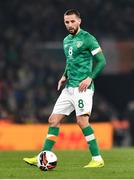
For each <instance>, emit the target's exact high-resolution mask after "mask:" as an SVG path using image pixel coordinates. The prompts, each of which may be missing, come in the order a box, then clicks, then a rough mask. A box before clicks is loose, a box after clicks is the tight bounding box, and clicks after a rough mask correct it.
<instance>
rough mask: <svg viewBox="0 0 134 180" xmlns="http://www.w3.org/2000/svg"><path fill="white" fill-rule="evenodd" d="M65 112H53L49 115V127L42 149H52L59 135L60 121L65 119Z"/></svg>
mask: <svg viewBox="0 0 134 180" xmlns="http://www.w3.org/2000/svg"><path fill="white" fill-rule="evenodd" d="M64 117H65V115H63V114H52V115H51V116H50V117H49V120H48V122H49V128H48V134H47V136H46V139H45V142H44V145H43V148H42V151H45V150H47V151H51V150H52V148H53V146H54V144H55V143H56V140H57V138H58V135H59V126H60V122H61V121H62V120H63V119H64Z"/></svg>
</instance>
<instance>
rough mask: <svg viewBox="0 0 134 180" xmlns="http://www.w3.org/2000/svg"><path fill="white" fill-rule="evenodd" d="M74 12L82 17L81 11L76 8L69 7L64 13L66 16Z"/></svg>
mask: <svg viewBox="0 0 134 180" xmlns="http://www.w3.org/2000/svg"><path fill="white" fill-rule="evenodd" d="M72 14H75V15H76V16H77V17H79V18H80V13H79V11H77V10H75V9H69V10H67V11H66V12H65V13H64V16H66V15H72Z"/></svg>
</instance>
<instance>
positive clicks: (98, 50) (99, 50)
mask: <svg viewBox="0 0 134 180" xmlns="http://www.w3.org/2000/svg"><path fill="white" fill-rule="evenodd" d="M101 51H102V49H101V48H100V47H99V48H97V49H94V50H93V51H91V53H92V55H93V56H94V55H95V54H97V53H99V52H101Z"/></svg>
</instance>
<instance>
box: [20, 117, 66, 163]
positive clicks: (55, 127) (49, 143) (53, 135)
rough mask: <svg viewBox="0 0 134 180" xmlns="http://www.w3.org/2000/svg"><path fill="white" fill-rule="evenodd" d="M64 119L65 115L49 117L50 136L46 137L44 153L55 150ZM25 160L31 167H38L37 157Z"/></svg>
mask: <svg viewBox="0 0 134 180" xmlns="http://www.w3.org/2000/svg"><path fill="white" fill-rule="evenodd" d="M64 117H65V115H63V114H52V115H51V116H50V117H49V120H48V122H49V128H48V134H47V136H46V139H45V142H44V145H43V148H42V151H45V150H47V151H51V149H52V148H53V146H54V144H55V143H56V140H57V137H58V134H59V125H60V122H61V121H62V120H63V119H64ZM23 160H24V161H25V162H26V163H28V164H30V165H35V166H37V156H35V157H32V158H24V159H23Z"/></svg>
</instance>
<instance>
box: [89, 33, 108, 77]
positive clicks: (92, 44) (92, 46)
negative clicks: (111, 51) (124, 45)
mask: <svg viewBox="0 0 134 180" xmlns="http://www.w3.org/2000/svg"><path fill="white" fill-rule="evenodd" d="M86 41H87V45H88V49H89V51H90V52H91V54H92V56H93V61H96V64H95V66H93V70H92V73H90V74H89V77H91V78H92V79H95V78H96V77H97V76H98V75H99V74H100V73H101V71H102V70H103V68H104V67H105V65H106V60H105V57H104V55H103V53H102V50H101V47H100V45H99V43H98V42H97V40H96V38H95V37H94V36H90V35H89V36H88V38H87V39H86Z"/></svg>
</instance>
